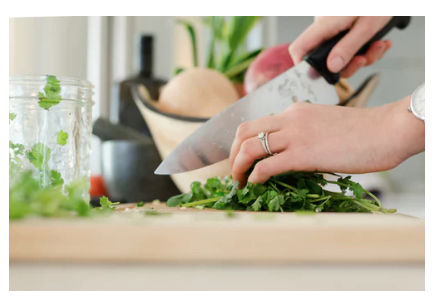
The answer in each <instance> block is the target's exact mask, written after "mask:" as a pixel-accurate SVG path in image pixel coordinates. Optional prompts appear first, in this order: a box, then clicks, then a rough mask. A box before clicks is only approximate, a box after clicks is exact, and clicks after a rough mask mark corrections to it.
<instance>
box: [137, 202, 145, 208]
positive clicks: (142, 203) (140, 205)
mask: <svg viewBox="0 0 436 301" xmlns="http://www.w3.org/2000/svg"><path fill="white" fill-rule="evenodd" d="M143 206H144V202H138V203H136V207H143Z"/></svg>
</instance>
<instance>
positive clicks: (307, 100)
mask: <svg viewBox="0 0 436 301" xmlns="http://www.w3.org/2000/svg"><path fill="white" fill-rule="evenodd" d="M304 102H308V103H312V102H311V101H310V100H309V99H306V100H305V101H304Z"/></svg>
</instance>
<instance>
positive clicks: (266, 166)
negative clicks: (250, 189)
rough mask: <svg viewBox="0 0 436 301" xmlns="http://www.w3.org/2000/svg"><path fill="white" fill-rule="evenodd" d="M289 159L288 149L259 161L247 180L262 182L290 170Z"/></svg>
mask: <svg viewBox="0 0 436 301" xmlns="http://www.w3.org/2000/svg"><path fill="white" fill-rule="evenodd" d="M290 160H291V156H290V154H289V151H284V152H282V153H280V154H278V155H275V156H272V157H269V158H267V159H264V160H262V161H260V162H259V163H257V164H256V166H255V167H254V170H253V172H252V173H251V174H250V177H249V178H248V182H250V183H261V184H263V183H265V182H266V181H267V180H268V179H269V178H271V177H272V176H275V175H278V174H282V173H285V172H288V171H290V170H292V169H291V166H290Z"/></svg>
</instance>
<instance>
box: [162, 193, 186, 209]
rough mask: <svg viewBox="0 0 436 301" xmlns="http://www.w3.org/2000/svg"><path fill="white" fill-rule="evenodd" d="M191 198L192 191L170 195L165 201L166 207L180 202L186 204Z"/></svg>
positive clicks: (177, 204) (174, 205) (175, 205)
mask: <svg viewBox="0 0 436 301" xmlns="http://www.w3.org/2000/svg"><path fill="white" fill-rule="evenodd" d="M191 199H192V192H189V193H182V194H179V195H175V196H172V197H170V198H169V199H168V201H167V206H168V207H177V206H179V205H181V204H186V203H188V202H189V201H190V200H191Z"/></svg>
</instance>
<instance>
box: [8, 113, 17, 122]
mask: <svg viewBox="0 0 436 301" xmlns="http://www.w3.org/2000/svg"><path fill="white" fill-rule="evenodd" d="M16 117H17V114H15V113H9V124H11V121H13V120H14V119H15V118H16Z"/></svg>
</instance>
